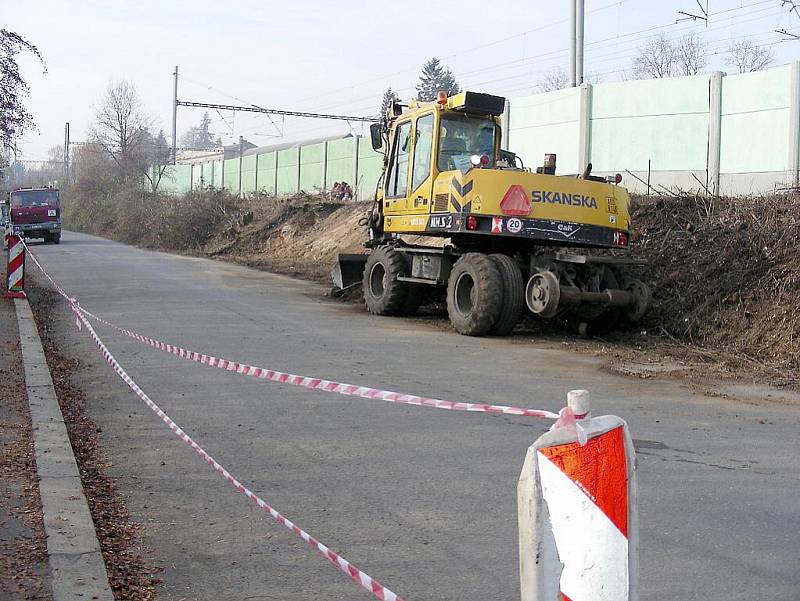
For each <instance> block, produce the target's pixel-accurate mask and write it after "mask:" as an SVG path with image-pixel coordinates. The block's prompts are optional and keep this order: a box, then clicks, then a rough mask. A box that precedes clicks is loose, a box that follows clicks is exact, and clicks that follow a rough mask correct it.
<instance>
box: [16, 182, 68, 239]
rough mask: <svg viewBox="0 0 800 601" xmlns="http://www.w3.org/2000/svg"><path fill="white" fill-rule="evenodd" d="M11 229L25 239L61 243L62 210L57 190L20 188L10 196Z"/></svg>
mask: <svg viewBox="0 0 800 601" xmlns="http://www.w3.org/2000/svg"><path fill="white" fill-rule="evenodd" d="M9 206H10V217H11V227H13V228H14V231H15V232H16V233H18V234H20V235H21V236H23V237H25V238H42V239H44V241H45V243H50V242H52V243H53V244H58V243H59V242H60V241H61V208H60V207H59V201H58V190H57V189H56V188H20V189H19V190H14V191H13V192H11V195H10V202H9Z"/></svg>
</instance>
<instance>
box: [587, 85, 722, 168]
mask: <svg viewBox="0 0 800 601" xmlns="http://www.w3.org/2000/svg"><path fill="white" fill-rule="evenodd" d="M708 86H709V78H708V76H707V75H696V76H691V77H674V78H665V79H651V80H642V81H622V82H616V83H607V84H598V85H595V86H592V90H591V113H590V114H591V117H590V119H591V120H590V126H589V161H590V162H591V163H592V165H593V167H594V169H595V171H601V172H602V171H621V170H623V169H630V170H631V171H647V168H648V160H649V161H650V168H651V170H653V171H693V170H695V171H704V170H705V169H706V161H707V154H708V119H709V111H708V89H709V88H708Z"/></svg>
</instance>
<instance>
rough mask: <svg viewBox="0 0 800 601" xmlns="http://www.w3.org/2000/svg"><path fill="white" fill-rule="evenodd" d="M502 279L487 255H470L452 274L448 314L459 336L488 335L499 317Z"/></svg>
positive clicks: (466, 255) (448, 288)
mask: <svg viewBox="0 0 800 601" xmlns="http://www.w3.org/2000/svg"><path fill="white" fill-rule="evenodd" d="M502 305H503V278H502V276H501V275H500V270H499V269H497V266H496V265H495V264H494V261H492V260H491V259H490V258H489V257H488V256H486V255H484V254H482V253H467V254H465V255H464V256H463V257H461V258H460V259H459V260H458V261H456V264H455V265H454V266H453V270H452V271H451V272H450V279H449V280H448V282H447V313H448V315H449V316H450V323H451V324H453V327H454V328H455V330H456V331H457V332H458V333H459V334H464V335H466V336H483V335H484V334H488V333H489V331H490V330H491V329H492V326H494V324H495V323H496V322H497V319H498V317H500V310H501V309H502Z"/></svg>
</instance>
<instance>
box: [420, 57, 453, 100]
mask: <svg viewBox="0 0 800 601" xmlns="http://www.w3.org/2000/svg"><path fill="white" fill-rule="evenodd" d="M440 90H441V91H444V92H447V95H448V96H451V95H453V94H458V93H459V92H460V91H461V88H460V87H459V85H458V82H457V81H456V78H455V76H454V75H453V72H452V71H451V70H450V69H448V68H446V67H445V66H444V65H442V63H441V61H440V60H439V59H438V58H436V57H435V56H434V57H433V58H432V59H431V60H429V61H428V62H426V63H425V64H424V65H422V73H420V76H419V83H418V84H417V100H421V101H423V102H430V101H431V100H436V93H437V92H439V91H440Z"/></svg>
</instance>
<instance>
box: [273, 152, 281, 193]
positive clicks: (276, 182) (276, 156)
mask: <svg viewBox="0 0 800 601" xmlns="http://www.w3.org/2000/svg"><path fill="white" fill-rule="evenodd" d="M273 152H274V153H275V196H277V195H278V156H280V154H281V153H280V151H279V150H273Z"/></svg>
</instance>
